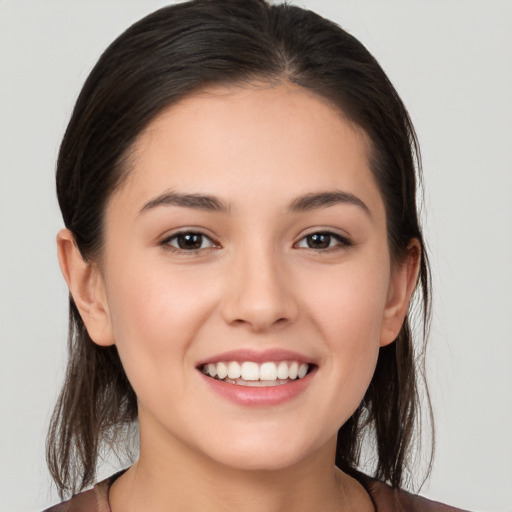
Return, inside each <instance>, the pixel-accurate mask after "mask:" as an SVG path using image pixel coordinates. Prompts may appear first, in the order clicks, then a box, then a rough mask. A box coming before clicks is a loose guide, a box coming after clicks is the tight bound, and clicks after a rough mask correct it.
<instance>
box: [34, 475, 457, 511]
mask: <svg viewBox="0 0 512 512" xmlns="http://www.w3.org/2000/svg"><path fill="white" fill-rule="evenodd" d="M122 473H124V471H121V472H120V473H117V474H115V475H113V476H111V477H110V478H107V479H106V480H103V481H102V482H100V483H99V484H96V485H95V486H94V487H93V488H92V489H90V490H88V491H84V492H81V493H80V494H77V495H75V496H73V497H72V498H71V499H70V500H68V501H64V502H63V503H60V504H59V505H54V506H53V507H50V508H48V509H46V510H45V511H44V512H111V510H110V505H109V502H108V491H109V489H110V486H111V485H112V484H113V483H114V481H115V480H116V478H118V477H119V476H121V474H122ZM359 480H360V483H361V484H362V485H363V487H364V488H365V489H366V490H367V492H368V494H369V495H370V497H371V499H372V501H373V504H374V505H375V512H465V511H463V510H461V509H459V508H453V507H449V506H448V505H443V504H442V503H438V502H437V501H431V500H428V499H427V498H423V497H421V496H417V495H415V494H410V493H408V492H406V491H400V490H398V489H392V488H391V487H389V486H388V485H387V484H385V483H383V482H379V481H378V480H374V479H372V478H370V477H367V476H365V475H361V476H360V479H359Z"/></svg>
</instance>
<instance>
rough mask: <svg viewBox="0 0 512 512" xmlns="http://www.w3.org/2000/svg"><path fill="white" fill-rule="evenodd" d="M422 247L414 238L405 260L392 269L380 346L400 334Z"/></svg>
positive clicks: (415, 281)
mask: <svg viewBox="0 0 512 512" xmlns="http://www.w3.org/2000/svg"><path fill="white" fill-rule="evenodd" d="M420 256H421V248H420V245H419V242H418V240H416V239H414V240H412V241H411V242H410V244H409V246H408V247H407V255H406V256H405V258H404V260H403V261H402V262H401V263H400V264H397V265H396V266H395V268H394V269H393V270H392V275H391V281H390V285H389V291H388V299H387V302H386V308H385V310H384V318H383V323H382V330H381V339H380V346H381V347H382V346H385V345H389V344H390V343H392V342H393V341H394V340H395V339H396V337H397V336H398V334H399V332H400V329H401V328H402V325H403V323H404V320H405V316H406V315H407V311H408V309H409V302H410V300H411V297H412V294H413V292H414V289H415V288H416V283H417V280H418V273H419V266H420Z"/></svg>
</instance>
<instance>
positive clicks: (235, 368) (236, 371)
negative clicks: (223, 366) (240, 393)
mask: <svg viewBox="0 0 512 512" xmlns="http://www.w3.org/2000/svg"><path fill="white" fill-rule="evenodd" d="M228 377H229V378H230V379H239V378H240V365H239V364H238V363H237V362H236V361H231V363H229V364H228Z"/></svg>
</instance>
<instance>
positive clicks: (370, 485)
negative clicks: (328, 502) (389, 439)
mask: <svg viewBox="0 0 512 512" xmlns="http://www.w3.org/2000/svg"><path fill="white" fill-rule="evenodd" d="M363 480H364V484H365V487H366V489H367V491H368V493H369V494H370V496H371V498H372V500H373V502H374V504H375V508H376V512H467V511H464V510H462V509H459V508H454V507H450V506H449V505H444V504H442V503H439V502H437V501H432V500H429V499H427V498H424V497H422V496H418V495H416V494H411V493H409V492H407V491H403V490H400V489H393V488H392V487H390V486H389V485H387V484H385V483H383V482H379V481H378V480H374V479H371V478H369V477H363Z"/></svg>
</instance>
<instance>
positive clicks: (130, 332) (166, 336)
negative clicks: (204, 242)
mask: <svg viewBox="0 0 512 512" xmlns="http://www.w3.org/2000/svg"><path fill="white" fill-rule="evenodd" d="M199 286H200V282H198V276H197V275H196V276H195V277H194V276H193V275H188V274H187V272H186V271H181V272H176V271H174V272H171V271H170V266H168V265H165V264H163V265H162V264H152V265H146V266H142V265H140V266H138V265H125V266H124V268H123V269H118V270H115V271H113V272H112V273H111V274H110V279H109V282H108V290H109V308H110V317H111V322H112V328H113V332H114V336H115V340H116V346H117V349H118V351H119V355H120V357H121V360H122V362H123V366H124V368H125V370H126V373H127V375H128V378H129V379H130V381H132V385H133V386H134V388H135V389H136V391H139V390H138V389H137V388H138V386H140V385H141V383H143V382H145V381H146V380H148V375H151V376H152V377H151V379H149V380H150V381H151V382H153V381H154V380H158V382H159V383H163V382H167V381H168V380H169V379H171V378H172V375H177V374H178V373H179V372H182V371H187V370H186V369H187V368H188V367H189V366H190V362H189V361H188V360H187V354H188V352H187V349H188V347H189V345H190V344H191V343H192V342H193V340H194V338H195V335H196V332H197V330H198V329H199V327H200V326H201V325H202V323H203V321H204V318H205V317H207V316H208V314H209V311H210V310H211V304H212V303H213V300H212V298H211V297H210V294H209V290H203V293H200V292H199V288H198V287H199ZM184 368H185V370H183V369H184ZM139 381H140V382H139Z"/></svg>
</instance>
